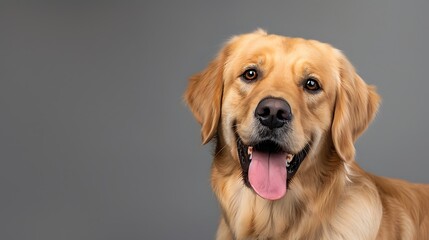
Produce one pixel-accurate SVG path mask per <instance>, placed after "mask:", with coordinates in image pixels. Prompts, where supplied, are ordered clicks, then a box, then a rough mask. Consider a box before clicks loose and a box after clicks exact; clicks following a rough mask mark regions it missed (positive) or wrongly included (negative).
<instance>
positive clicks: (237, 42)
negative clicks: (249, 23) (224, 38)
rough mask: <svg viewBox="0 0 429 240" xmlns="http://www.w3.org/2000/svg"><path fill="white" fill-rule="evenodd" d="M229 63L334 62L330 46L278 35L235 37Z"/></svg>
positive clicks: (230, 48)
mask: <svg viewBox="0 0 429 240" xmlns="http://www.w3.org/2000/svg"><path fill="white" fill-rule="evenodd" d="M229 50H230V59H229V61H239V62H246V61H247V62H249V61H250V62H255V63H257V62H258V61H263V60H264V59H265V58H268V57H271V58H277V59H281V60H282V61H286V60H290V62H296V61H298V60H307V61H309V62H315V63H317V62H318V61H319V62H326V61H330V62H334V60H335V59H334V58H333V56H335V55H336V54H334V53H335V51H336V49H334V48H333V47H332V46H330V45H329V44H326V43H322V42H319V41H316V40H307V39H303V38H290V37H285V36H280V35H264V34H246V35H241V36H238V37H235V38H234V39H233V40H232V41H231V42H230V46H229Z"/></svg>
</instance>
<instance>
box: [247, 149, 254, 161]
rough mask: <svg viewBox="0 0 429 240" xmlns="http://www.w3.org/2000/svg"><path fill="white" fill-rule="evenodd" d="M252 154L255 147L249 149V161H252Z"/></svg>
mask: <svg viewBox="0 0 429 240" xmlns="http://www.w3.org/2000/svg"><path fill="white" fill-rule="evenodd" d="M252 152H253V147H248V148H247V154H249V160H252Z"/></svg>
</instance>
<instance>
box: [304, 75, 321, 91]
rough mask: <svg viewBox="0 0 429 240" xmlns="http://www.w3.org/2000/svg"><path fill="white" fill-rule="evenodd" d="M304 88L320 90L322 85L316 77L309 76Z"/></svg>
mask: <svg viewBox="0 0 429 240" xmlns="http://www.w3.org/2000/svg"><path fill="white" fill-rule="evenodd" d="M304 88H305V89H307V90H308V91H311V92H316V91H318V90H320V85H319V83H318V82H317V80H316V79H314V78H309V79H307V80H305V84H304Z"/></svg>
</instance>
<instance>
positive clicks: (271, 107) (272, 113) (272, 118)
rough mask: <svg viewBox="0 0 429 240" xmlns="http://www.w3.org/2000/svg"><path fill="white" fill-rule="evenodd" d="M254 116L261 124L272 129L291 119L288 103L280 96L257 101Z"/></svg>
mask: <svg viewBox="0 0 429 240" xmlns="http://www.w3.org/2000/svg"><path fill="white" fill-rule="evenodd" d="M255 117H256V118H257V119H258V120H259V121H260V122H261V124H262V125H264V126H266V127H268V128H270V129H274V128H280V127H282V126H283V125H284V124H285V123H286V122H288V121H290V120H291V119H292V112H291V109H290V106H289V104H288V103H287V102H286V101H285V100H284V99H281V98H274V97H268V98H264V99H263V100H262V101H260V102H259V104H258V106H257V107H256V110H255Z"/></svg>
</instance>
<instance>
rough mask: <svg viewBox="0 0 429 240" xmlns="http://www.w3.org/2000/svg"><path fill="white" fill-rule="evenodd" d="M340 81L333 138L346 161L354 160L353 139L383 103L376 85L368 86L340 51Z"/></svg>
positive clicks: (339, 153)
mask: <svg viewBox="0 0 429 240" xmlns="http://www.w3.org/2000/svg"><path fill="white" fill-rule="evenodd" d="M339 62H340V68H341V69H340V80H339V84H338V87H337V96H336V103H335V111H334V119H333V122H332V141H333V143H334V146H335V150H336V152H337V153H338V155H339V156H340V158H341V159H342V160H343V161H352V160H354V155H355V147H354V142H355V141H356V139H357V138H358V137H359V136H360V134H361V133H362V132H363V131H364V130H365V129H366V128H367V127H368V125H369V123H370V122H371V121H372V120H373V118H374V117H375V115H376V112H377V110H378V106H379V104H380V96H379V95H378V94H377V92H376V89H375V87H374V86H369V85H367V84H366V83H365V82H364V81H363V80H362V78H360V77H359V75H358V74H357V73H356V71H355V69H354V68H353V66H352V65H351V63H350V62H349V61H348V60H347V58H346V57H345V56H344V55H343V54H342V53H340V56H339Z"/></svg>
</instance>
